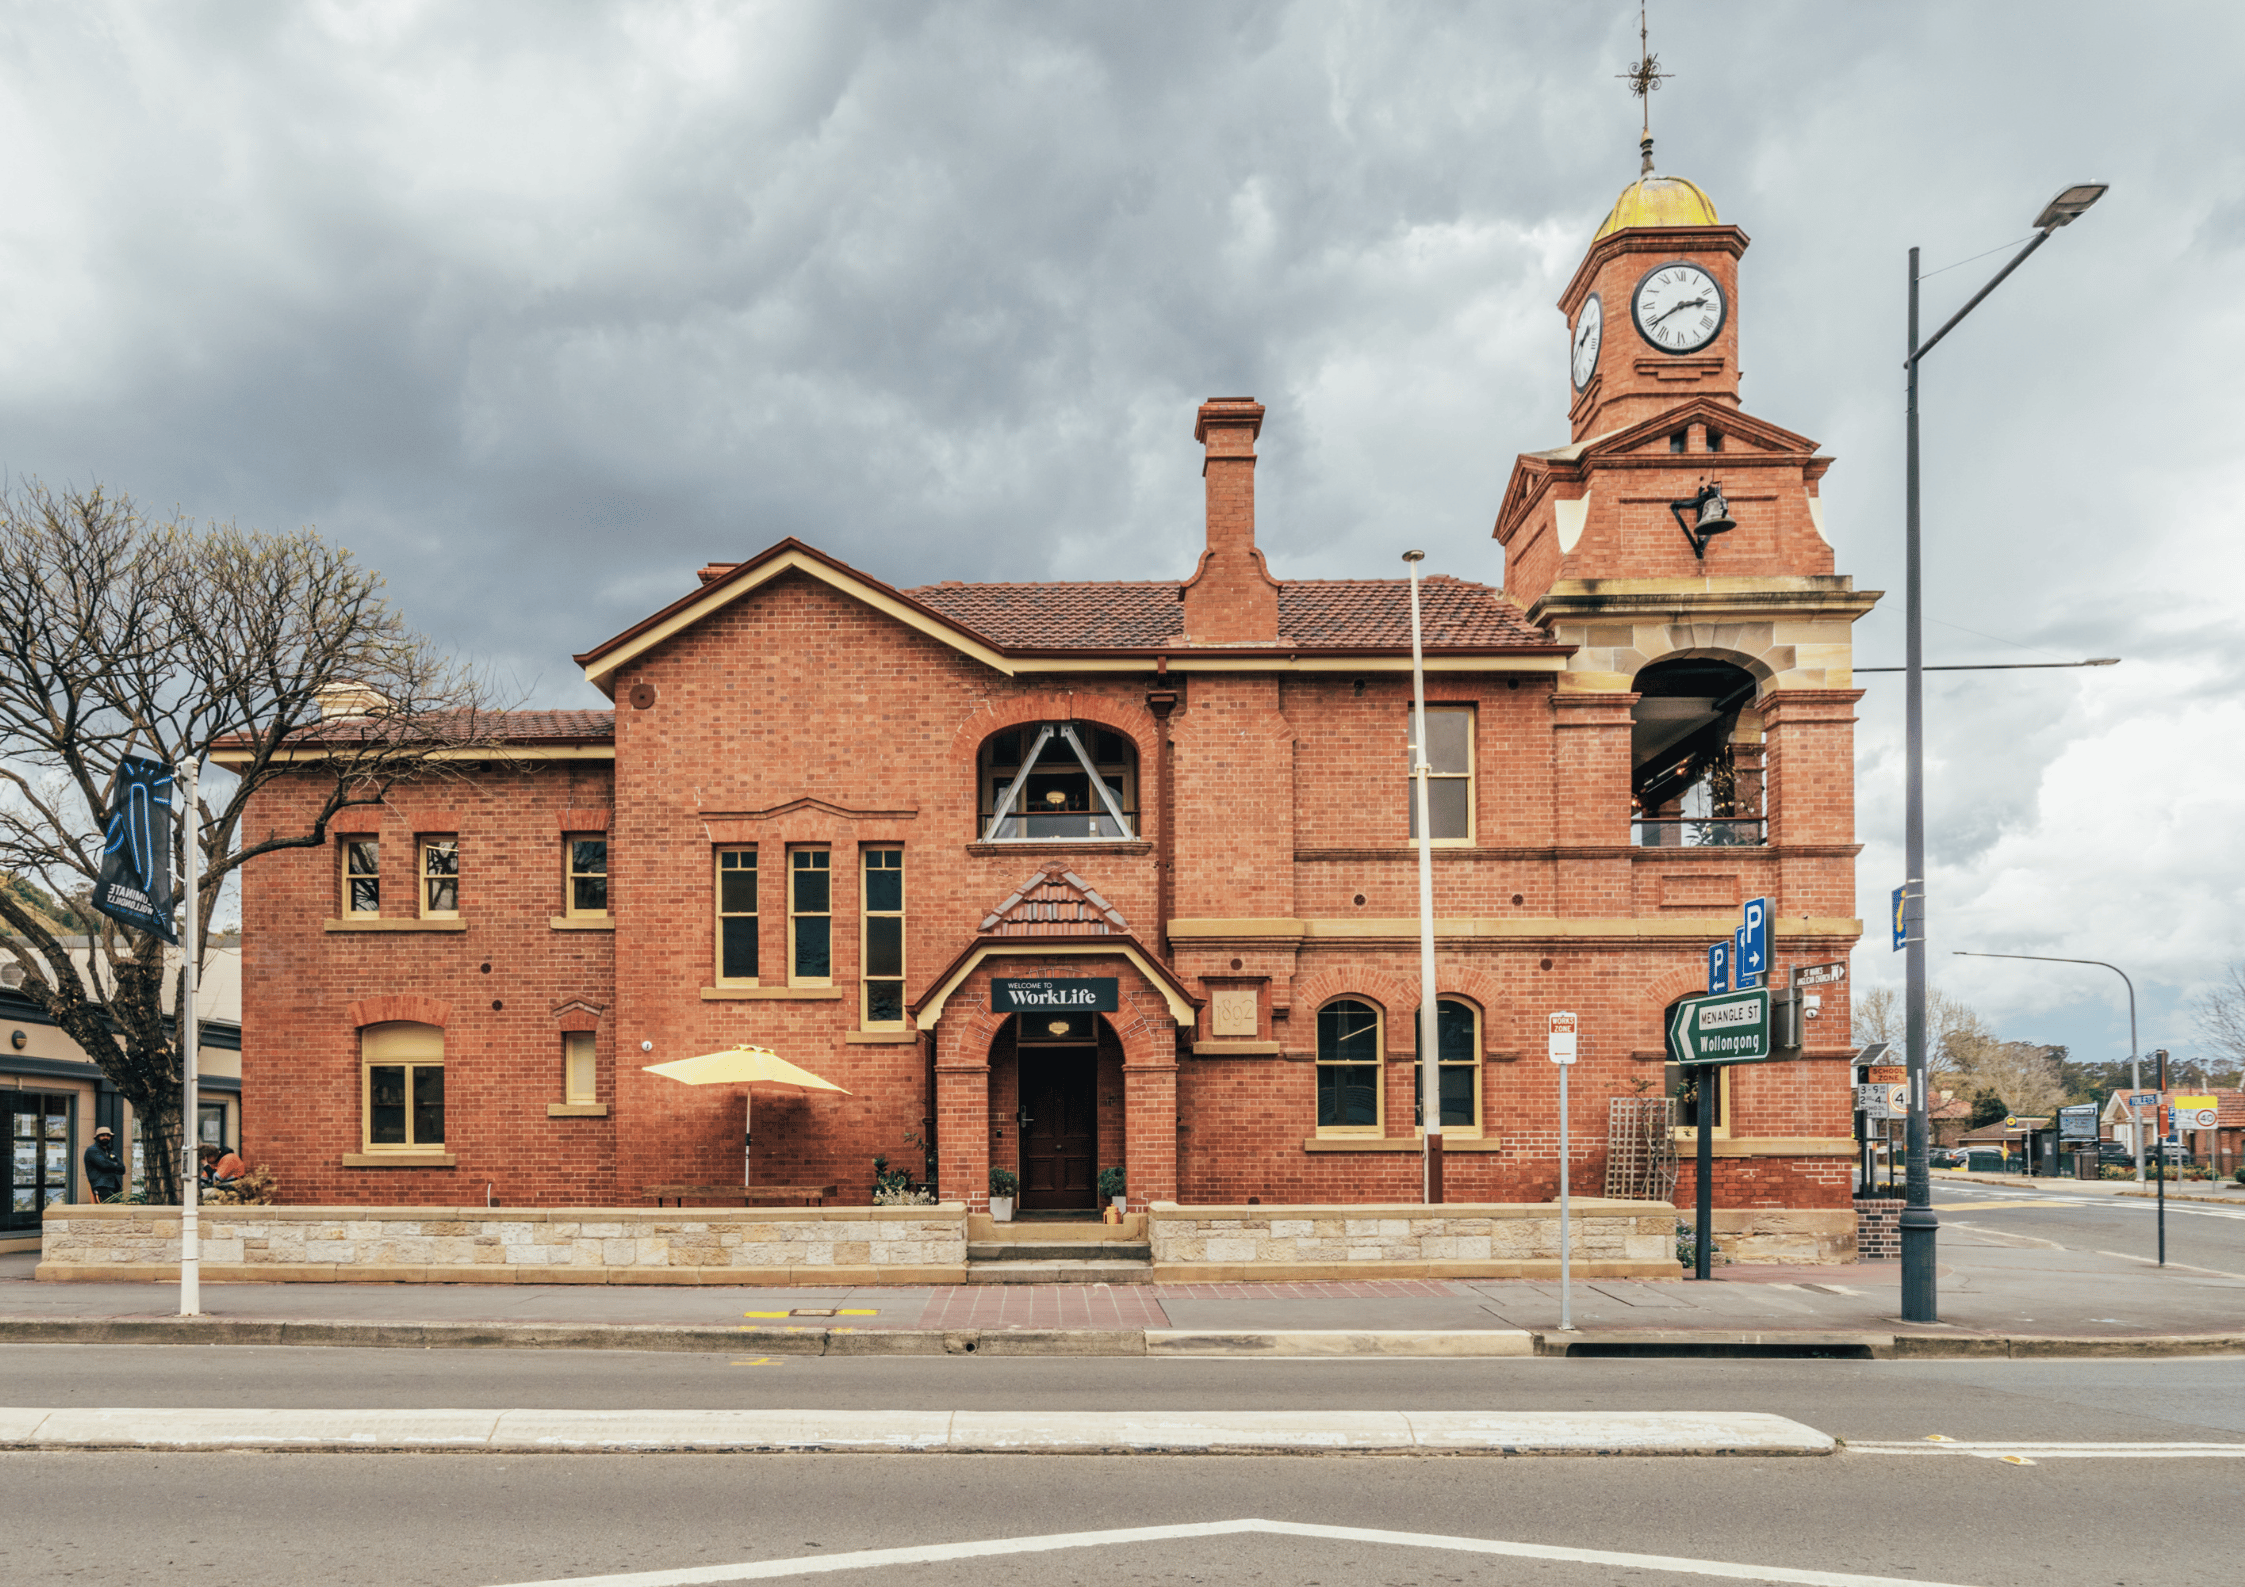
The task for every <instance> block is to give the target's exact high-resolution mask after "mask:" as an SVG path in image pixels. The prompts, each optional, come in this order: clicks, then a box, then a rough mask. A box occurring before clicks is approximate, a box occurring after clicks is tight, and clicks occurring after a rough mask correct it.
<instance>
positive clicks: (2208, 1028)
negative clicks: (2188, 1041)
mask: <svg viewBox="0 0 2245 1587" xmlns="http://www.w3.org/2000/svg"><path fill="white" fill-rule="evenodd" d="M2191 1014H2192V1015H2193V1016H2194V1017H2195V1018H2196V1019H2197V1021H2198V1035H2199V1039H2200V1040H2201V1041H2203V1042H2204V1043H2205V1044H2206V1046H2207V1048H2208V1049H2209V1050H2210V1051H2211V1052H2213V1053H2214V1054H2215V1055H2216V1064H2217V1066H2218V1067H2219V1068H2221V1069H2224V1070H2234V1069H2237V1068H2239V1067H2240V1066H2245V964H2232V965H2231V966H2230V967H2229V974H2228V975H2227V976H2226V977H2224V978H2223V979H2222V980H2221V981H2220V982H2219V983H2217V984H2216V985H2215V987H2214V989H2213V990H2212V991H2211V992H2208V993H2207V994H2206V995H2205V996H2204V997H2202V998H2199V999H2197V1000H2196V1001H2195V1002H2193V1003H2192V1004H2191Z"/></svg>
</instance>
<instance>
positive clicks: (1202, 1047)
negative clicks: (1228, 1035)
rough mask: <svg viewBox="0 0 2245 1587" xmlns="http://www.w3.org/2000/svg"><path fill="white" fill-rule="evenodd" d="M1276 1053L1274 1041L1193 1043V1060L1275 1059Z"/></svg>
mask: <svg viewBox="0 0 2245 1587" xmlns="http://www.w3.org/2000/svg"><path fill="white" fill-rule="evenodd" d="M1278 1052H1279V1046H1278V1043H1277V1042H1275V1041H1227V1040H1225V1039H1223V1038H1222V1037H1218V1038H1217V1039H1215V1040H1213V1041H1196V1042H1194V1043H1193V1056H1194V1057H1195V1058H1275V1057H1277V1056H1278Z"/></svg>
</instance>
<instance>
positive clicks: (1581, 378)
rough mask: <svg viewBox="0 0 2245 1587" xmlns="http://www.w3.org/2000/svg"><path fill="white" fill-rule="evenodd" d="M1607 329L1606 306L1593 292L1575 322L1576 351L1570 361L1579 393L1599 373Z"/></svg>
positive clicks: (1570, 371) (1571, 371)
mask: <svg viewBox="0 0 2245 1587" xmlns="http://www.w3.org/2000/svg"><path fill="white" fill-rule="evenodd" d="M1605 328H1606V306H1605V305H1604V304H1603V303H1600V302H1599V301H1598V294H1597V293H1595V292H1593V293H1591V294H1590V297H1589V299H1588V300H1587V301H1585V302H1584V304H1583V306H1582V313H1581V314H1580V315H1579V316H1577V318H1576V320H1575V336H1574V350H1573V353H1572V354H1571V356H1570V358H1569V360H1568V363H1569V366H1570V367H1569V373H1571V374H1572V375H1573V376H1574V381H1575V390H1577V391H1580V390H1582V388H1583V387H1585V386H1587V385H1589V384H1590V377H1591V376H1592V375H1594V374H1596V373H1597V372H1598V342H1599V339H1600V337H1601V336H1602V335H1603V333H1604V331H1605Z"/></svg>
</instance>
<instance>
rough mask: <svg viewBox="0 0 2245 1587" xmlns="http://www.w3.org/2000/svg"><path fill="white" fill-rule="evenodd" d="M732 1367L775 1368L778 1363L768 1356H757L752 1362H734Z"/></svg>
mask: <svg viewBox="0 0 2245 1587" xmlns="http://www.w3.org/2000/svg"><path fill="white" fill-rule="evenodd" d="M733 1365H734V1366H736V1367H776V1366H778V1365H779V1363H778V1362H777V1361H774V1360H773V1359H772V1358H771V1357H770V1356H758V1357H757V1358H756V1359H755V1360H754V1361H736V1362H734V1363H733Z"/></svg>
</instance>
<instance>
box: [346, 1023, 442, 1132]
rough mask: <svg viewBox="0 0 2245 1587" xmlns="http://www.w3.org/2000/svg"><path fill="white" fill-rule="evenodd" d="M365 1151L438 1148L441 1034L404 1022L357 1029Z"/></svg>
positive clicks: (435, 1027) (440, 1101)
mask: <svg viewBox="0 0 2245 1587" xmlns="http://www.w3.org/2000/svg"><path fill="white" fill-rule="evenodd" d="M359 1055H360V1069H361V1082H362V1085H363V1088H364V1089H363V1104H362V1117H363V1120H364V1123H363V1132H364V1137H365V1142H366V1149H367V1151H369V1152H433V1151H442V1150H443V1149H444V1032H443V1031H442V1030H441V1029H439V1028H438V1027H437V1026H434V1025H418V1024H413V1023H411V1022H408V1021H404V1020H397V1021H392V1022H390V1023H387V1024H382V1025H369V1026H367V1027H366V1028H365V1029H364V1030H363V1031H361V1032H360V1033H359Z"/></svg>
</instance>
